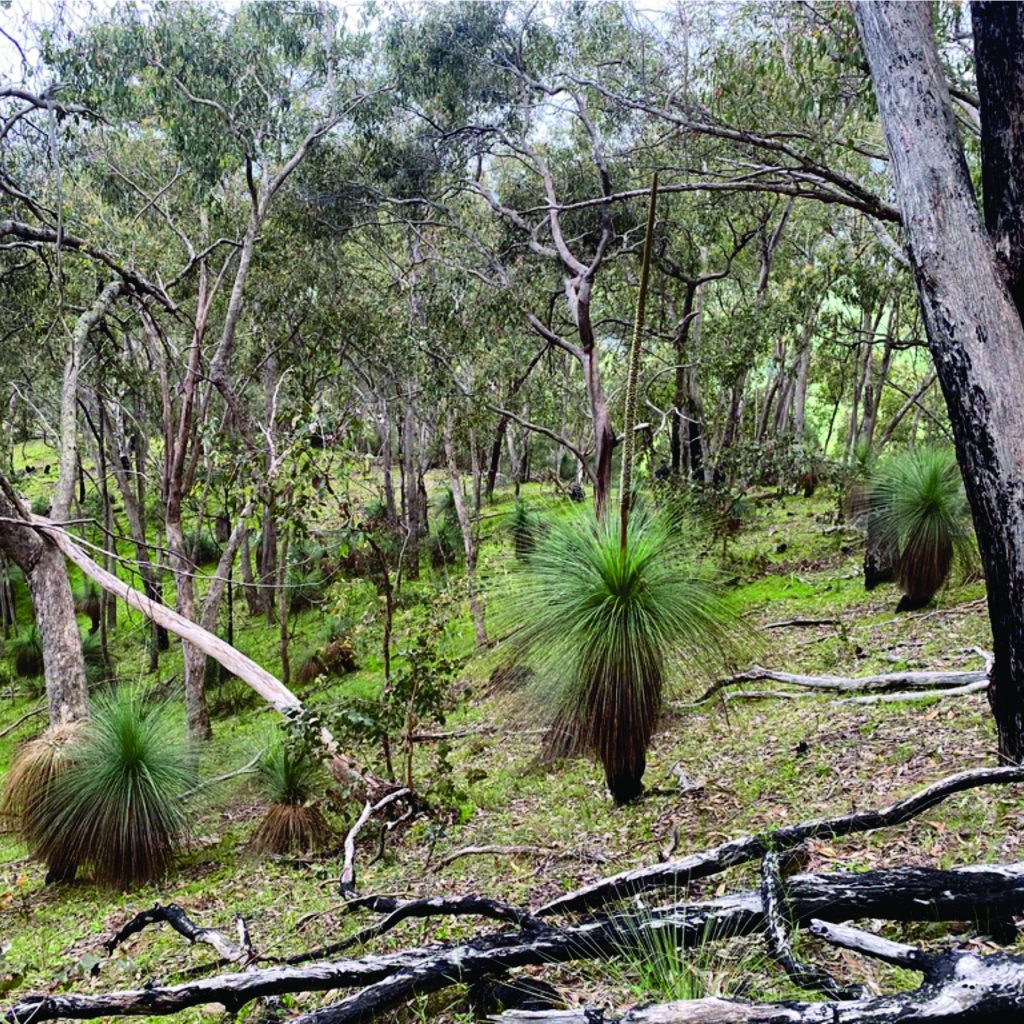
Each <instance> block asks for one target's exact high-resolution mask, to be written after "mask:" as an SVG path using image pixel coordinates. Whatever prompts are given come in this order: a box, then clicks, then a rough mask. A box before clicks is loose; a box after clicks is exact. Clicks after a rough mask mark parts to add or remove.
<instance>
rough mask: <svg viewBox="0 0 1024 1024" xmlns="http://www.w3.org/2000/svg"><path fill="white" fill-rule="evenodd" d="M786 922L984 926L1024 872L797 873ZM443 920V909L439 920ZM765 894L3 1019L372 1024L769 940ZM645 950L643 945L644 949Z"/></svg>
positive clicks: (61, 997) (276, 970) (78, 1001)
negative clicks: (742, 940) (571, 974)
mask: <svg viewBox="0 0 1024 1024" xmlns="http://www.w3.org/2000/svg"><path fill="white" fill-rule="evenodd" d="M786 898H787V905H788V909H789V913H790V914H791V916H792V919H793V921H794V922H796V923H797V924H805V923H807V922H809V921H811V920H813V919H821V920H825V921H832V922H842V921H849V920H856V919H865V918H886V919H889V920H893V921H978V922H980V923H981V924H982V926H983V927H984V925H985V923H986V922H987V921H989V920H998V919H1001V918H1003V917H1004V916H1005V915H1007V914H1014V913H1021V912H1024V863H1018V864H1007V865H995V866H989V865H980V866H977V867H970V868H960V869H957V870H952V871H936V870H933V869H929V868H894V869H889V870H881V871H868V872H862V873H841V874H822V875H814V874H801V875H794V876H792V877H791V878H788V879H787V880H786ZM440 912H441V913H443V910H441V911H440ZM764 920H765V919H764V909H763V903H762V899H761V894H760V893H759V892H744V893H739V894H737V895H732V896H723V897H720V898H718V899H714V900H710V901H707V902H700V903H680V904H676V905H672V906H668V907H662V908H655V909H650V910H645V911H642V912H639V913H629V914H617V915H611V916H608V917H600V918H596V919H593V920H590V921H587V922H585V923H583V924H579V925H574V926H571V927H567V928H564V929H557V928H541V929H537V928H535V927H531V928H526V929H519V930H504V931H499V932H492V933H489V934H486V935H484V936H481V937H480V938H477V939H474V940H472V941H469V942H466V943H460V944H455V945H451V944H449V945H435V946H432V947H431V946H427V947H421V948H418V949H413V950H407V951H405V952H399V953H388V954H379V955H368V956H364V957H360V958H358V959H345V960H337V961H321V962H317V963H312V964H309V965H306V966H303V967H298V966H279V967H269V968H261V967H252V968H250V969H249V970H248V971H244V972H233V973H227V974H220V975H216V976H213V977H209V978H204V979H200V980H195V981H189V982H186V983H183V984H178V985H158V984H150V985H147V986H145V987H142V988H138V989H129V990H122V991H117V992H109V993H103V994H84V993H83V994H77V993H58V994H52V995H34V996H26V997H24V998H22V999H21V1000H20V1001H18V1002H16V1003H14V1004H12V1005H11V1006H9V1008H8V1009H7V1011H6V1013H5V1014H4V1015H3V1019H4V1020H6V1021H8V1022H9V1024H25V1022H27V1021H32V1022H33V1024H39V1022H42V1021H48V1020H58V1019H62V1018H67V1019H75V1020H94V1019H96V1018H99V1017H123V1016H160V1015H166V1014H171V1013H177V1012H178V1011H180V1010H185V1009H188V1008H189V1007H192V1006H201V1005H204V1004H206V1003H221V1004H223V1005H224V1006H226V1007H228V1009H229V1010H237V1009H238V1008H240V1007H242V1006H244V1005H245V1004H246V1003H248V1002H251V1001H252V1000H254V999H258V998H260V997H265V996H275V995H285V994H289V993H301V992H324V991H328V990H331V989H339V988H352V987H361V986H366V987H365V988H363V989H362V991H360V992H358V993H356V994H355V995H353V996H351V997H349V999H347V1000H343V1001H342V1002H341V1003H338V1004H337V1005H335V1006H333V1007H327V1008H324V1009H320V1010H317V1011H315V1013H313V1014H309V1015H307V1016H306V1017H300V1018H297V1019H296V1020H297V1021H304V1022H305V1024H312V1021H314V1020H316V1021H319V1022H320V1024H346V1022H352V1021H362V1022H365V1021H369V1020H372V1019H373V1018H374V1017H375V1016H377V1015H379V1014H380V1013H383V1012H385V1011H387V1010H389V1009H393V1008H394V1007H396V1006H399V1005H401V1004H402V1003H403V1002H405V1001H406V1000H407V999H408V998H411V997H412V996H413V995H416V994H419V993H427V992H435V991H439V990H440V989H442V988H445V987H448V986H451V985H454V984H457V983H459V982H460V981H462V982H467V983H468V982H472V981H474V980H476V979H478V978H482V977H485V976H493V975H496V974H497V975H500V974H502V973H504V972H506V971H508V970H510V969H512V968H515V967H523V966H543V965H551V964H556V963H565V962H568V961H573V960H594V959H602V958H607V957H610V956H616V955H618V954H620V953H621V952H622V950H623V949H624V948H628V947H630V946H635V945H636V944H637V942H638V937H641V936H643V935H645V934H646V933H647V932H648V931H649V930H651V929H656V930H658V931H659V932H664V931H665V930H669V931H670V932H671V934H672V936H673V938H674V939H675V941H677V942H678V944H679V945H680V946H683V947H694V946H696V945H698V944H700V943H706V942H711V941H715V940H716V939H725V938H734V937H740V936H743V935H750V934H753V933H757V932H760V931H762V930H763V929H764ZM639 941H643V940H642V938H641V939H639Z"/></svg>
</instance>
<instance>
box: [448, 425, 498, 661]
mask: <svg viewBox="0 0 1024 1024" xmlns="http://www.w3.org/2000/svg"><path fill="white" fill-rule="evenodd" d="M452 419H453V416H452V414H451V413H448V415H447V417H446V418H445V423H444V456H445V462H446V463H447V465H448V480H449V482H450V483H451V488H452V501H453V502H454V504H455V514H456V516H457V517H458V520H459V529H460V530H461V531H462V546H463V550H464V551H465V553H466V582H467V583H468V585H469V608H470V611H471V612H472V615H473V630H474V632H475V633H476V642H477V646H478V647H485V646H486V645H487V625H486V623H485V622H484V608H483V602H482V601H481V599H480V594H479V590H478V587H477V578H476V555H477V546H476V537H475V536H474V535H473V523H472V521H471V520H470V518H469V511H468V510H467V508H466V498H465V495H464V493H463V490H462V474H461V473H460V472H459V467H458V464H457V463H456V461H455V443H454V441H453V439H452V433H453V429H454V425H453V423H452Z"/></svg>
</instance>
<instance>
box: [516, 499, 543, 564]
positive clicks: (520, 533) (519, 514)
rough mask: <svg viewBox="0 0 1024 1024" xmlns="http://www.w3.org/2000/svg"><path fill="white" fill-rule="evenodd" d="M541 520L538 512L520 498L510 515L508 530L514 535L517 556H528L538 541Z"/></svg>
mask: <svg viewBox="0 0 1024 1024" xmlns="http://www.w3.org/2000/svg"><path fill="white" fill-rule="evenodd" d="M539 531H540V521H539V519H538V517H537V515H536V513H535V512H534V511H533V510H532V509H531V508H530V506H529V505H527V504H526V502H525V501H523V500H522V499H520V498H517V499H516V503H515V505H514V506H513V508H512V511H511V513H510V514H509V517H508V532H509V534H510V535H511V537H512V543H513V545H514V547H515V552H516V558H520V559H521V558H527V557H528V556H529V554H530V552H531V551H532V550H533V549H534V546H535V545H536V543H537V537H538V534H539Z"/></svg>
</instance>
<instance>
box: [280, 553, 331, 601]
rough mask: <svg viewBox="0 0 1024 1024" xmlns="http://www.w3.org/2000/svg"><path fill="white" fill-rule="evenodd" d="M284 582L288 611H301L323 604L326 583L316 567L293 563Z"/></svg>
mask: <svg viewBox="0 0 1024 1024" xmlns="http://www.w3.org/2000/svg"><path fill="white" fill-rule="evenodd" d="M286 584H287V587H288V608H289V610H290V611H292V612H298V611H303V610H304V609H306V608H314V607H316V606H317V605H320V604H323V602H324V598H325V596H326V585H327V584H326V580H325V579H324V574H323V572H321V570H320V569H319V568H318V567H316V566H307V565H293V566H292V567H291V568H290V569H289V570H288V574H287V580H286Z"/></svg>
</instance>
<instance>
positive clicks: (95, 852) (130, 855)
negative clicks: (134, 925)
mask: <svg viewBox="0 0 1024 1024" xmlns="http://www.w3.org/2000/svg"><path fill="white" fill-rule="evenodd" d="M194 780H195V771H194V768H193V765H192V762H191V758H190V756H189V753H188V750H187V748H186V747H185V745H184V743H183V741H182V739H181V728H180V724H179V723H178V722H177V721H176V719H175V716H174V715H173V712H172V709H171V707H170V706H169V705H167V704H154V703H152V702H147V703H145V704H144V702H143V700H142V698H141V697H140V696H139V695H137V694H135V693H133V692H132V691H131V690H127V689H123V690H119V691H116V692H114V693H111V694H106V695H103V696H100V697H97V698H95V699H94V701H93V703H92V708H91V716H90V718H89V720H88V722H86V723H84V724H83V725H82V727H81V733H80V735H79V736H78V737H76V738H75V740H74V742H73V745H72V746H71V747H70V748H69V753H68V764H67V768H66V770H65V771H63V772H61V773H60V774H59V776H58V777H57V778H56V780H55V781H54V783H53V785H52V786H51V787H50V788H49V790H48V791H47V792H46V794H45V796H44V797H43V798H42V799H41V800H39V801H38V802H36V803H34V804H32V805H30V806H29V807H28V808H27V811H26V815H25V835H26V839H27V840H28V841H29V844H30V846H31V847H32V849H33V851H34V854H35V856H37V857H39V858H40V859H42V860H44V861H46V863H47V864H48V865H50V867H51V870H52V869H54V868H57V867H60V868H64V867H67V866H76V867H78V866H85V867H88V868H90V869H91V871H92V875H93V878H94V879H95V881H96V882H98V883H99V884H101V885H106V886H112V887H117V888H129V887H131V886H134V885H138V884H140V883H143V882H149V881H152V880H154V879H157V878H160V877H161V876H162V875H163V874H164V873H165V872H166V871H167V869H168V868H169V867H170V865H171V862H172V861H173V859H174V856H175V854H176V853H177V851H178V849H179V848H180V846H181V843H182V841H183V840H184V838H185V834H186V830H187V823H188V813H187V807H186V804H185V803H184V802H183V800H182V796H183V794H184V793H186V792H187V790H188V789H189V787H190V786H191V785H192V784H193V783H194Z"/></svg>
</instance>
